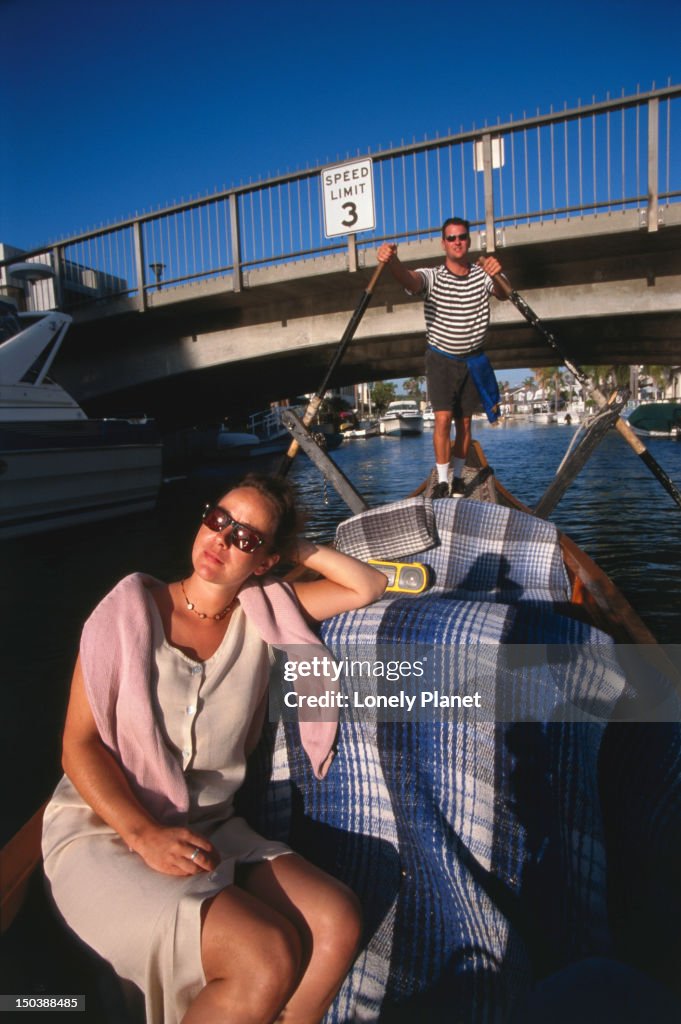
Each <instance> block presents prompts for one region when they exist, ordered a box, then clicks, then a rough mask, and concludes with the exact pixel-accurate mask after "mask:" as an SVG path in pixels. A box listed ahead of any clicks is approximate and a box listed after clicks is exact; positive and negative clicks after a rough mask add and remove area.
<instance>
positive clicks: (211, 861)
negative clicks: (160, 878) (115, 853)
mask: <svg viewBox="0 0 681 1024" xmlns="http://www.w3.org/2000/svg"><path fill="white" fill-rule="evenodd" d="M128 845H129V847H130V849H131V850H132V851H133V852H134V853H137V854H139V856H140V857H141V858H142V860H143V861H144V863H145V864H146V865H147V866H148V867H150V868H153V869H154V871H160V872H161V873H162V874H164V875H180V876H185V875H198V874H200V873H201V872H202V871H213V870H214V869H215V868H216V867H217V865H218V863H219V861H220V857H219V854H218V852H217V850H216V849H215V847H214V846H213V844H212V843H211V842H210V840H208V839H206V837H205V836H202V835H200V833H198V832H192V831H191V830H190V829H188V828H165V827H163V826H162V825H152V824H149V825H147V826H145V827H144V828H143V829H141V830H140V831H139V832H138V833H137V834H136V835H135V836H133V837H131V838H130V839H129V840H128ZM197 850H198V851H199V852H198V853H197V852H196V851H197Z"/></svg>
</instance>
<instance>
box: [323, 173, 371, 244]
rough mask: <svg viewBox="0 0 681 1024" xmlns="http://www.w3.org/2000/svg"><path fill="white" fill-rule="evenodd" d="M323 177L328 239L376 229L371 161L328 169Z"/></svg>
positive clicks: (325, 230) (325, 232)
mask: <svg viewBox="0 0 681 1024" xmlns="http://www.w3.org/2000/svg"><path fill="white" fill-rule="evenodd" d="M321 177H322V191H323V194H324V235H325V236H326V238H335V237H336V236H337V235H349V234H356V233H357V232H358V231H368V230H369V229H370V228H374V227H376V213H375V209H374V172H373V163H372V161H371V159H369V158H367V159H365V160H357V161H355V162H353V163H345V164H336V165H335V166H334V167H325V168H324V170H323V171H322V175H321Z"/></svg>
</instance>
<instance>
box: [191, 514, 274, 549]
mask: <svg viewBox="0 0 681 1024" xmlns="http://www.w3.org/2000/svg"><path fill="white" fill-rule="evenodd" d="M203 525H204V526H207V527H208V529H209V530H213V532H214V533H222V532H223V530H226V529H227V527H228V526H229V527H231V533H229V534H225V538H224V541H225V544H227V543H230V544H233V545H234V547H235V548H237V550H238V551H245V552H246V554H247V555H252V554H253V552H254V551H257V550H258V548H259V547H260V546H261V545H262V544H264V543H265V538H264V537H261V536H260V534H259V533H257V532H256V531H255V530H252V529H251V527H250V526H244V524H243V523H237V521H236V519H232V517H231V516H230V514H229V512H227V511H226V510H225V509H224V508H222V506H221V505H206V507H205V509H204V512H203ZM228 537H229V540H228V539H227V538H228Z"/></svg>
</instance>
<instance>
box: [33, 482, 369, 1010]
mask: <svg viewBox="0 0 681 1024" xmlns="http://www.w3.org/2000/svg"><path fill="white" fill-rule="evenodd" d="M292 493H293V492H292V489H291V487H290V485H288V484H286V482H285V481H283V480H281V479H276V478H268V477H261V476H255V475H251V476H248V477H246V478H245V479H244V480H243V481H242V483H241V484H239V485H238V486H236V487H235V488H234V489H233V490H231V491H230V492H229V493H227V494H225V495H224V497H223V498H222V499H221V501H220V502H219V504H218V505H216V506H214V507H213V508H211V509H209V510H208V511H207V513H205V515H204V520H203V524H202V526H201V527H200V529H199V531H198V533H197V535H196V539H195V541H194V545H193V549H192V556H191V557H192V565H193V571H192V573H191V575H190V576H189V577H188V578H186V579H184V580H181V581H179V582H177V583H171V584H164V583H161V582H159V581H158V580H154V579H152V578H151V577H147V576H142V575H140V574H135V575H133V576H128V577H126V579H125V580H123V581H121V583H119V584H118V585H117V586H116V587H115V588H114V589H113V590H112V591H111V592H110V593H109V594H108V595H107V596H106V597H105V598H104V600H103V601H102V602H101V603H100V604H99V605H98V606H97V608H96V609H95V611H94V613H93V614H92V616H91V617H90V619H88V621H87V623H86V625H85V628H84V630H83V635H82V639H81V648H80V656H79V659H78V663H77V665H76V670H75V673H74V678H73V683H72V690H71V696H70V701H69V706H68V712H67V718H66V726H65V731H64V745H63V767H64V771H65V775H64V777H63V778H62V780H61V782H60V783H59V785H58V787H57V789H56V791H55V794H54V796H53V798H52V800H51V802H50V804H49V806H48V808H47V811H46V814H45V824H44V832H43V851H44V856H45V870H46V873H47V876H48V878H49V881H50V884H51V888H52V893H53V896H54V899H55V901H56V903H57V906H58V907H59V909H60V911H61V913H62V914H63V916H64V918H65V919H66V921H67V922H68V923H69V925H70V926H71V927H72V928H73V929H74V931H75V932H76V933H77V934H78V935H79V936H80V937H81V938H82V939H84V940H85V942H87V943H88V944H89V945H90V946H92V947H93V948H94V949H95V950H97V951H98V952H99V953H100V954H101V955H102V956H103V957H105V958H106V959H107V960H109V961H110V962H111V963H112V964H113V966H114V968H115V970H116V971H117V973H118V974H119V975H120V976H122V977H124V978H128V979H132V980H133V981H134V982H135V983H136V984H137V985H138V986H139V987H140V988H141V989H142V990H143V991H144V994H145V1000H146V1009H147V1020H148V1021H149V1022H150V1024H161V1022H163V1024H174V1022H179V1021H183V1022H184V1024H198V1022H202V1021H209V1022H211V1024H212V1022H215V1021H217V1020H226V1019H229V1020H230V1021H232V1022H236V1021H239V1022H242V1021H243V1022H246V1021H249V1022H250V1021H253V1022H256V1021H257V1022H265V1021H273V1020H275V1019H277V1018H278V1016H279V1015H280V1013H282V1011H284V1010H285V1011H286V1020H291V1021H294V1020H295V1021H300V1022H303V1021H305V1022H312V1021H318V1020H320V1019H321V1018H322V1017H323V1015H324V1013H325V1011H326V1009H327V1008H328V1006H329V1005H330V1003H331V1001H332V1000H333V997H334V995H335V993H336V991H337V990H338V988H339V987H340V984H341V982H342V980H343V978H344V977H345V974H346V973H347V971H348V969H349V967H350V965H351V963H352V961H353V958H354V955H355V952H356V948H357V944H358V941H359V935H360V914H359V909H358V905H357V901H356V898H355V896H354V894H353V893H351V892H350V891H349V890H348V889H346V888H345V887H344V886H343V885H342V884H341V883H340V882H338V881H337V880H336V879H334V878H331V877H330V876H329V875H327V874H325V873H324V872H322V871H320V870H319V869H317V868H316V867H314V866H313V865H312V864H310V863H308V862H307V861H305V860H304V859H303V858H302V857H300V856H298V855H297V854H295V853H292V851H291V850H290V849H289V848H288V847H287V846H284V845H283V844H282V843H279V842H270V841H268V840H267V839H265V838H263V837H262V836H260V835H257V834H256V833H255V832H254V831H253V830H252V829H251V828H250V827H249V826H248V825H247V824H246V822H245V821H244V820H243V819H242V818H240V817H237V816H235V813H234V807H233V799H234V795H235V792H236V790H237V789H238V788H239V786H240V785H241V782H242V780H243V777H244V772H245V764H246V758H247V756H248V754H249V752H250V751H251V750H252V749H253V747H254V746H255V743H256V741H257V738H258V735H259V733H260V730H261V727H262V723H263V721H264V718H265V709H266V705H267V688H268V678H269V673H270V668H271V665H272V663H273V660H274V656H273V653H272V649H273V646H275V645H277V646H280V647H281V646H284V647H286V646H287V645H290V644H293V645H296V644H297V645H303V644H309V643H313V644H317V645H318V644H319V641H318V640H317V639H316V637H315V636H314V634H312V632H311V631H310V628H309V626H308V625H307V621H306V620H316V621H320V620H322V619H325V618H328V617H330V616H332V615H335V614H337V613H339V612H342V611H346V610H349V609H353V608H359V607H361V606H362V605H365V604H368V603H369V602H372V601H374V600H376V599H377V598H379V597H380V596H381V594H382V593H383V590H384V588H385V583H386V578H385V576H384V575H383V574H382V573H380V572H378V571H377V570H375V569H373V568H372V567H370V566H368V565H365V564H363V563H361V562H358V561H356V560H355V559H354V558H351V557H349V556H347V555H343V554H340V553H339V552H336V551H334V550H332V549H330V548H319V547H317V546H316V545H315V544H313V543H311V542H309V541H307V540H299V541H297V543H296V533H297V528H298V520H297V514H296V511H295V505H294V502H293V497H292ZM282 556H286V557H287V558H290V559H291V560H293V561H296V562H298V563H300V564H301V565H303V566H306V567H307V568H309V569H310V570H314V571H315V572H316V573H318V574H320V575H321V577H322V578H321V579H316V580H314V581H312V582H298V583H294V584H293V586H292V588H291V587H289V586H288V585H286V584H283V583H281V582H279V581H277V580H274V579H273V578H271V577H268V576H267V574H268V572H269V570H270V569H272V568H273V566H274V565H275V564H276V563H277V562H278V561H279V559H280V558H281V557H282ZM294 649H295V648H294ZM299 649H300V648H299ZM300 729H301V738H302V741H303V745H304V746H305V749H306V750H307V752H308V755H309V756H310V758H311V760H312V766H313V769H314V771H315V774H316V775H317V776H318V777H320V778H321V777H323V776H324V774H325V773H326V771H327V769H328V764H329V761H330V758H331V756H332V749H331V747H332V742H333V737H334V735H335V723H328V722H327V723H306V725H305V726H304V725H303V723H302V722H301V725H300Z"/></svg>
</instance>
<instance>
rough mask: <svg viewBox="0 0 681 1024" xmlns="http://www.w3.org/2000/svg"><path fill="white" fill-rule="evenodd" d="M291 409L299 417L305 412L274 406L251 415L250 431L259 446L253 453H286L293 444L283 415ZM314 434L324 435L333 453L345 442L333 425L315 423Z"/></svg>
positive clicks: (297, 407) (294, 406) (300, 409)
mask: <svg viewBox="0 0 681 1024" xmlns="http://www.w3.org/2000/svg"><path fill="white" fill-rule="evenodd" d="M287 409H290V410H291V411H292V412H295V413H296V414H297V415H298V416H302V415H303V413H304V412H305V409H304V407H302V406H297V405H293V406H290V405H288V406H280V405H274V406H271V407H270V408H268V409H263V410H261V411H260V412H254V413H251V415H250V416H249V417H248V424H247V425H248V430H249V432H250V433H252V434H255V436H256V438H257V441H258V443H257V445H255V446H254V447H253V449H252V451H251V454H252V455H254V456H256V455H277V454H279V453H283V452H285V451H286V450H287V449H288V447H289V445H290V444H291V435H290V433H289V432H288V430H287V429H286V427H285V426H284V422H283V420H282V415H283V414H284V412H285V411H286V410H287ZM313 430H314V432H315V433H316V434H321V435H323V443H324V446H325V447H326V450H327V451H333V450H334V449H336V448H338V447H339V446H340V445H341V444H342V442H343V433H344V432H341V431H340V430H337V429H336V426H335V424H333V423H324V422H322V423H315V425H314V428H313Z"/></svg>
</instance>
